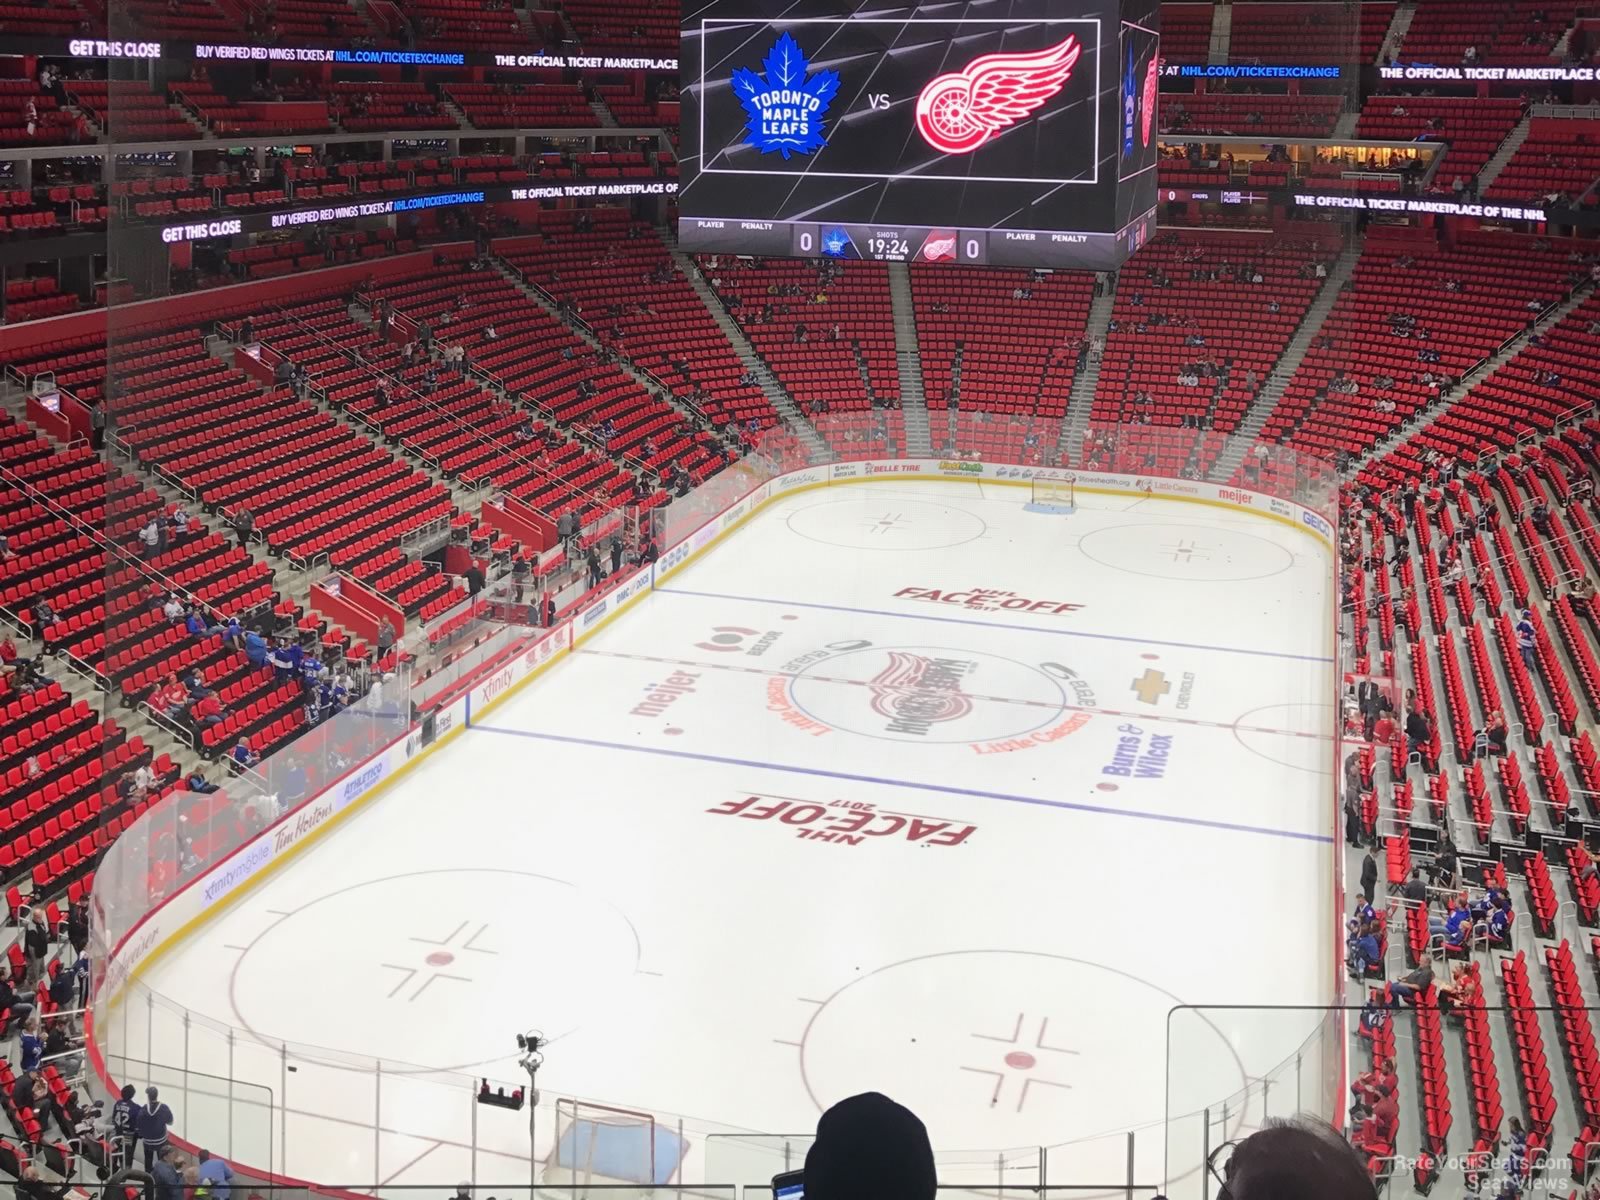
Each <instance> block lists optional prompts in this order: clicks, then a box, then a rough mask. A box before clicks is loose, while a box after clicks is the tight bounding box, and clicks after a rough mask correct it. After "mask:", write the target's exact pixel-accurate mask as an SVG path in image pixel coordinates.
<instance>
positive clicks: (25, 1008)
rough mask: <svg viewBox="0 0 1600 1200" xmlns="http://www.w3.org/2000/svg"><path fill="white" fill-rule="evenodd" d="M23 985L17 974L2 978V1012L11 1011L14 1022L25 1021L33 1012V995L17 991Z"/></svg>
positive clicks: (0, 983) (0, 995) (0, 999)
mask: <svg viewBox="0 0 1600 1200" xmlns="http://www.w3.org/2000/svg"><path fill="white" fill-rule="evenodd" d="M22 983H23V981H22V980H21V979H20V978H18V977H17V976H16V975H15V974H13V975H10V976H8V977H0V1012H6V1011H9V1012H10V1013H11V1019H12V1020H13V1021H21V1020H24V1019H25V1018H26V1017H27V1015H28V1014H29V1013H31V1012H32V1011H33V997H32V995H31V994H30V993H25V992H19V991H17V988H18V987H20V986H22Z"/></svg>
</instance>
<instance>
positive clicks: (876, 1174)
mask: <svg viewBox="0 0 1600 1200" xmlns="http://www.w3.org/2000/svg"><path fill="white" fill-rule="evenodd" d="M938 1186H939V1180H938V1175H937V1173H936V1171H935V1169H934V1164H933V1147H932V1145H931V1144H930V1143H929V1141H928V1130H927V1128H926V1127H925V1126H924V1125H923V1124H922V1122H921V1121H920V1120H918V1119H917V1117H916V1115H915V1114H914V1113H913V1112H912V1111H911V1110H910V1109H908V1108H905V1107H904V1106H902V1105H899V1104H896V1103H895V1102H894V1101H893V1100H891V1099H889V1097H887V1096H884V1095H881V1094H880V1093H878V1092H863V1093H862V1094H861V1095H859V1096H851V1097H850V1098H849V1099H847V1100H841V1101H839V1103H837V1104H835V1105H834V1106H833V1107H832V1108H830V1109H829V1110H828V1111H827V1112H825V1113H823V1114H822V1116H821V1117H820V1118H819V1119H818V1121H817V1138H816V1141H815V1142H813V1143H812V1145H811V1149H810V1151H809V1152H807V1154H806V1174H805V1191H806V1200H934V1196H935V1194H936V1191H937V1188H938Z"/></svg>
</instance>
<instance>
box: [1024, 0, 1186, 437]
mask: <svg viewBox="0 0 1600 1200" xmlns="http://www.w3.org/2000/svg"><path fill="white" fill-rule="evenodd" d="M1213 19H1215V18H1213ZM1116 303H1117V293H1116V289H1115V288H1114V287H1111V286H1110V285H1109V284H1108V285H1107V287H1106V288H1105V290H1104V291H1103V292H1102V293H1101V294H1100V295H1098V296H1096V297H1095V298H1094V302H1093V303H1092V304H1091V305H1090V306H1089V320H1088V323H1087V324H1086V325H1085V327H1084V331H1083V336H1084V337H1086V338H1088V339H1089V340H1090V342H1091V343H1092V342H1094V341H1096V340H1097V339H1098V341H1099V343H1100V345H1102V346H1104V345H1105V337H1106V328H1107V327H1108V326H1109V325H1110V324H1111V310H1112V309H1113V308H1115V307H1116ZM1100 366H1101V363H1100V359H1099V358H1098V357H1096V356H1094V355H1092V354H1091V355H1090V357H1089V360H1088V361H1087V362H1086V363H1084V365H1083V369H1082V370H1080V371H1078V372H1077V374H1075V375H1074V376H1073V377H1072V392H1071V394H1070V395H1069V396H1068V399H1067V416H1066V419H1065V420H1064V421H1062V422H1061V434H1060V436H1059V437H1058V438H1057V440H1056V455H1057V457H1058V460H1059V461H1060V462H1062V463H1064V464H1069V465H1076V463H1077V460H1078V451H1079V450H1080V448H1081V447H1082V446H1083V435H1084V433H1085V432H1086V431H1087V430H1088V428H1089V413H1090V411H1091V410H1092V409H1093V408H1094V392H1095V388H1096V387H1098V386H1099V384H1100Z"/></svg>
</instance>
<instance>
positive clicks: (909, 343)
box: [889, 263, 933, 454]
mask: <svg viewBox="0 0 1600 1200" xmlns="http://www.w3.org/2000/svg"><path fill="white" fill-rule="evenodd" d="M889 300H890V302H891V303H892V304H893V306H894V352H895V366H896V368H897V370H898V372H899V377H900V408H901V411H902V412H903V413H904V414H905V425H906V451H907V453H910V454H931V453H932V452H933V446H932V438H931V435H930V431H929V426H928V401H927V397H926V396H925V395H924V394H923V390H922V348H921V346H920V345H918V343H917V310H916V303H915V300H914V298H913V297H912V294H911V268H910V267H908V266H907V265H906V264H905V263H890V264H889Z"/></svg>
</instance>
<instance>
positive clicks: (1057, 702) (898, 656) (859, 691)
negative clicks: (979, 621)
mask: <svg viewBox="0 0 1600 1200" xmlns="http://www.w3.org/2000/svg"><path fill="white" fill-rule="evenodd" d="M1052 665H1054V664H1052ZM1058 669H1062V670H1064V668H1058ZM789 697H790V699H791V700H792V701H793V703H794V706H795V707H796V708H797V709H799V710H800V711H801V712H803V713H805V714H806V716H808V717H810V718H811V719H812V720H814V721H819V722H821V723H822V724H824V725H827V726H829V727H831V728H834V729H842V730H845V731H847V732H850V733H858V734H861V735H862V736H863V737H871V738H882V739H884V740H886V741H894V742H913V743H917V744H920V745H930V744H943V743H974V744H975V743H982V742H993V741H996V740H998V739H1003V738H1014V737H1021V736H1022V735H1024V734H1028V733H1032V732H1033V731H1034V730H1037V729H1041V728H1043V727H1044V726H1046V725H1048V724H1050V723H1051V722H1053V721H1057V720H1059V718H1060V717H1061V716H1062V714H1063V710H1064V709H1065V707H1066V706H1067V704H1068V702H1069V697H1068V693H1067V690H1066V687H1065V686H1064V683H1063V681H1062V680H1061V679H1059V678H1057V677H1055V676H1054V675H1052V674H1051V673H1049V672H1048V671H1047V670H1046V668H1045V666H1044V665H1039V666H1034V665H1030V664H1028V663H1024V662H1018V661H1016V660H1014V659H1010V658H1002V657H1001V656H1000V655H998V654H986V653H984V652H982V651H977V650H962V649H955V648H950V647H942V646H865V647H863V648H861V649H855V650H845V651H842V652H840V653H836V654H831V655H829V656H828V657H826V658H823V659H822V660H821V661H820V662H812V663H809V664H808V665H806V666H804V667H802V668H801V669H800V670H799V671H797V672H796V673H795V675H794V677H793V679H791V680H790V682H789Z"/></svg>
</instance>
